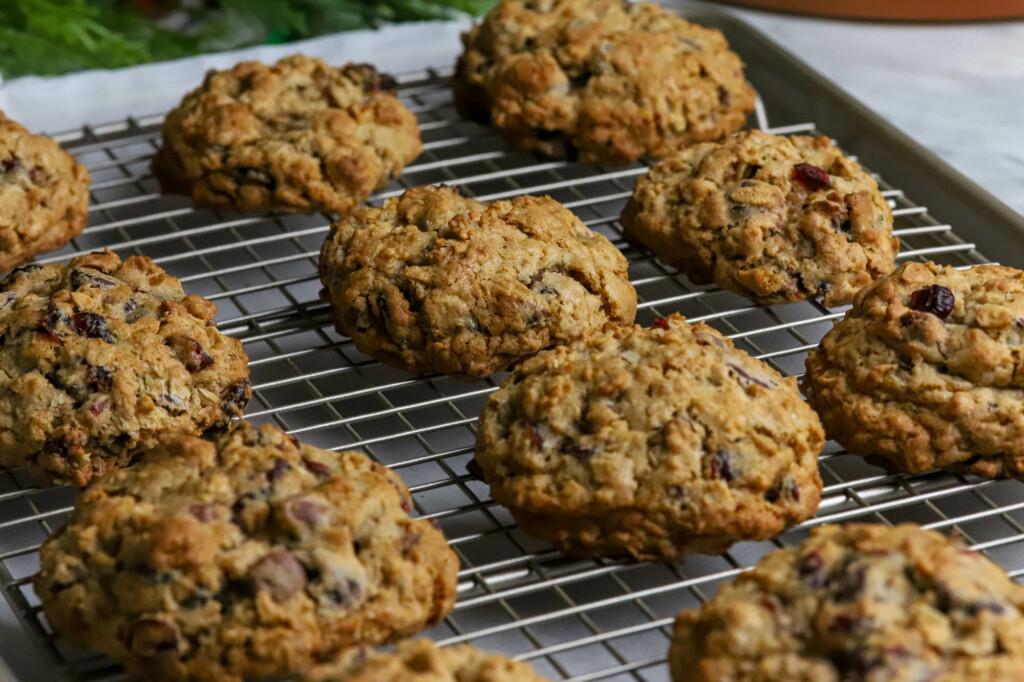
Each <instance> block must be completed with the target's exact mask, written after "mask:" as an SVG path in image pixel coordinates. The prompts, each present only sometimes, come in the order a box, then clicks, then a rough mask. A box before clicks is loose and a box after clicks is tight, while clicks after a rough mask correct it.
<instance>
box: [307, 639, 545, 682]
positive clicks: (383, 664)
mask: <svg viewBox="0 0 1024 682" xmlns="http://www.w3.org/2000/svg"><path fill="white" fill-rule="evenodd" d="M303 682H545V678H543V677H539V676H538V675H537V674H536V673H534V672H533V668H531V667H530V666H529V665H528V664H526V663H519V662H516V661H513V660H512V659H510V658H508V657H506V656H502V655H501V654H492V653H488V652H486V651H481V650H479V649H477V648H476V647H474V646H472V645H470V644H460V645H457V646H450V647H444V648H443V649H441V648H438V647H437V645H435V644H434V643H433V642H431V641H430V640H427V639H417V640H411V641H408V642H402V643H401V644H399V645H398V646H397V647H395V650H394V652H393V653H383V652H374V651H372V650H367V649H365V648H361V649H352V650H350V651H348V652H346V653H345V654H344V655H343V656H342V657H341V659H340V660H339V661H338V662H336V663H330V664H326V665H323V666H319V667H317V668H315V669H313V670H312V671H310V672H309V673H308V674H307V675H306V676H305V677H304V678H303Z"/></svg>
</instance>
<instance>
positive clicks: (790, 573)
mask: <svg viewBox="0 0 1024 682" xmlns="http://www.w3.org/2000/svg"><path fill="white" fill-rule="evenodd" d="M669 664H670V666H671V669H672V676H673V679H674V680H676V682H723V681H728V682H911V681H916V680H929V681H930V682H960V681H961V680H982V681H984V682H1000V681H1002V680H1019V679H1024V588H1022V587H1021V586H1019V585H1017V584H1016V583H1014V582H1013V581H1012V580H1011V579H1010V578H1009V576H1007V575H1006V573H1004V572H1003V570H1002V569H1001V568H1000V567H999V566H997V565H996V564H995V563H993V562H992V561H991V560H989V559H988V558H986V557H984V556H982V555H981V554H978V553H975V552H972V551H970V550H969V549H967V548H966V547H965V546H964V545H963V544H962V543H961V542H959V541H955V540H949V539H947V538H945V537H943V536H942V535H940V534H939V533H936V532H935V531H929V530H924V529H922V528H920V527H918V526H914V525H912V524H904V525H900V526H896V527H889V526H884V525H881V524H877V525H873V524H850V525H847V526H844V527H839V526H824V527H821V528H816V529H814V530H812V531H811V537H810V539H808V540H807V541H805V542H804V543H803V544H802V545H800V546H798V547H787V548H785V549H780V550H777V551H774V552H771V553H769V554H767V555H766V556H764V557H763V558H762V559H761V560H760V561H759V562H758V564H757V565H756V566H755V567H754V568H753V570H751V571H749V572H746V573H742V574H740V575H739V576H738V577H737V578H736V579H735V581H734V582H733V583H732V584H728V585H724V586H723V587H722V588H721V589H720V590H719V592H718V596H716V597H715V598H714V599H713V600H711V601H708V602H705V603H704V605H703V607H702V608H701V609H699V610H695V611H683V612H682V613H681V614H679V617H678V618H677V619H676V625H675V635H674V637H673V640H672V647H671V650H670V651H669Z"/></svg>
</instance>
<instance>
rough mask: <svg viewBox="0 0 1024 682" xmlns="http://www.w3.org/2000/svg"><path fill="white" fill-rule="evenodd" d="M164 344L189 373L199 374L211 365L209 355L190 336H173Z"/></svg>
mask: <svg viewBox="0 0 1024 682" xmlns="http://www.w3.org/2000/svg"><path fill="white" fill-rule="evenodd" d="M165 343H167V345H168V346H170V347H171V348H172V349H173V350H174V352H175V354H176V355H177V356H178V359H179V360H180V361H181V364H183V365H185V369H187V370H188V371H189V372H201V371H203V370H204V369H206V368H207V367H209V366H210V365H212V364H213V358H212V357H211V356H210V354H209V353H207V352H206V349H205V348H203V346H202V344H201V343H199V342H198V341H196V340H195V339H193V338H192V337H191V336H185V335H184V334H175V335H173V336H170V337H168V338H167V341H166V342H165Z"/></svg>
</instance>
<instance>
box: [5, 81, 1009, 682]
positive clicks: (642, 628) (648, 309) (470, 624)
mask: <svg viewBox="0 0 1024 682" xmlns="http://www.w3.org/2000/svg"><path fill="white" fill-rule="evenodd" d="M446 81H447V74H445V73H438V72H435V71H430V72H424V73H419V74H412V75H408V76H406V77H404V78H403V79H401V88H400V96H401V97H402V99H403V100H404V101H405V102H406V104H407V105H408V106H409V107H410V108H411V109H412V110H413V111H414V112H416V114H417V116H418V118H419V120H420V125H421V129H422V131H423V137H424V142H425V144H424V152H423V154H422V156H420V158H419V159H417V161H416V162H415V163H414V164H412V165H411V166H410V167H409V168H407V169H406V171H405V174H404V175H403V177H402V178H401V181H400V183H396V185H394V186H392V187H390V188H388V189H387V190H386V191H383V192H379V193H377V194H376V195H375V196H374V197H373V199H372V201H378V202H379V201H380V200H382V199H384V198H387V197H390V196H395V195H397V194H399V193H401V191H402V190H403V189H404V188H406V187H411V186H416V185H423V184H428V183H437V182H445V183H449V184H454V185H459V186H460V187H461V188H463V190H464V191H465V192H466V193H467V194H471V195H473V196H476V197H478V198H480V199H497V198H501V197H511V196H515V195H518V194H549V195H551V196H552V197H554V198H555V199H557V200H559V201H561V202H562V203H564V204H565V205H566V206H568V207H569V208H571V209H572V210H573V211H575V212H576V213H577V214H578V215H579V216H580V217H581V218H582V219H583V220H584V221H585V222H586V223H587V224H588V225H590V226H591V227H592V228H593V229H595V230H597V231H599V232H601V233H602V234H604V235H606V236H607V237H608V238H609V239H611V240H612V241H613V242H614V243H615V244H616V246H618V247H619V248H621V249H622V250H623V252H624V253H625V254H626V255H627V257H628V258H629V261H630V275H631V279H632V281H633V284H634V285H635V286H636V289H637V292H638V294H639V300H640V306H639V312H638V318H637V321H638V322H639V323H641V324H644V325H649V324H650V323H651V322H652V321H653V320H654V319H655V318H656V317H657V316H659V315H665V314H668V313H670V312H674V311H678V312H681V313H683V314H684V315H686V316H687V317H688V318H689V319H690V320H691V321H696V320H705V321H707V322H708V323H709V324H711V325H713V326H715V327H717V328H718V329H719V330H721V331H722V332H724V333H725V334H727V335H729V336H730V337H732V338H733V339H734V340H735V341H736V344H737V346H739V347H740V348H743V349H744V350H746V351H748V352H750V353H751V354H753V355H755V356H756V357H759V358H761V359H763V360H765V361H766V362H768V363H770V364H772V365H773V366H774V367H775V368H776V369H778V370H779V371H781V372H782V373H784V374H791V375H796V374H799V373H800V372H801V371H802V368H803V359H804V355H805V353H806V351H807V350H808V349H809V348H811V347H813V346H814V345H815V344H816V343H817V342H818V340H819V339H820V338H821V336H822V335H823V334H824V333H825V332H826V331H827V330H828V329H829V328H830V326H831V321H832V320H834V319H836V318H838V317H839V316H840V315H841V314H842V310H840V309H828V308H825V307H823V306H821V305H820V304H818V303H814V302H803V303H794V304H788V305H780V306H770V307H765V306H757V305H752V304H751V303H750V302H749V301H747V300H746V299H743V298H741V297H738V296H735V295H733V294H731V293H728V292H724V291H721V290H719V289H717V288H716V287H713V286H703V287H698V286H694V285H693V284H691V283H690V282H689V281H688V280H687V279H686V278H684V277H682V276H680V275H678V274H677V273H676V272H675V271H674V270H673V269H671V268H667V267H665V266H664V265H662V264H661V263H659V262H658V261H656V260H655V259H654V258H653V256H652V255H651V254H650V253H649V252H646V251H643V250H638V249H637V248H634V247H632V246H629V245H628V244H626V243H625V242H624V241H623V239H622V234H621V228H620V226H619V224H618V216H619V212H620V210H621V209H622V206H623V205H624V203H625V200H626V198H627V197H628V196H629V194H630V193H631V190H632V187H633V183H634V181H635V178H636V177H637V176H638V175H640V174H641V173H643V172H644V171H645V170H646V166H645V165H644V164H641V163H636V164H633V165H631V166H628V167H624V168H623V167H615V168H605V167H600V166H586V165H579V164H572V163H567V162H562V161H550V160H539V159H537V158H535V157H532V156H528V155H521V154H516V153H511V152H509V151H508V150H507V149H506V148H505V146H504V144H503V143H502V142H501V140H500V139H499V138H498V137H497V136H496V135H494V134H493V133H491V132H489V131H487V130H486V129H484V128H481V127H479V126H477V125H475V124H472V123H468V122H464V121H462V120H460V119H459V118H458V116H457V115H456V114H455V112H454V110H453V108H452V106H451V100H450V95H449V92H448V88H447V83H446ZM769 113H770V112H767V113H766V112H765V110H764V107H763V106H761V107H759V110H758V113H757V116H756V118H757V124H758V126H759V127H762V128H766V129H769V130H772V132H778V133H808V134H818V131H817V128H816V127H815V124H814V123H813V122H807V123H805V124H801V125H791V126H787V127H785V128H776V129H771V128H770V125H769V119H768V114H769ZM159 126H160V117H152V118H147V119H139V120H136V119H129V120H127V121H124V122H120V123H115V124H111V125H108V126H103V127H96V128H85V129H83V130H80V131H75V132H73V133H68V134H65V135H63V136H60V138H59V139H60V140H61V141H62V143H63V144H64V145H65V146H66V147H67V148H68V149H70V150H71V151H72V152H74V153H75V154H77V155H78V157H79V159H80V160H81V161H82V162H83V163H84V164H85V165H86V166H88V168H89V170H90V172H91V173H92V177H93V185H92V207H91V223H90V226H89V228H88V229H87V230H86V231H85V233H84V234H83V235H82V236H81V237H79V238H78V239H76V240H74V242H73V243H72V244H71V245H69V246H68V247H67V248H65V249H64V250H62V251H60V252H58V253H55V254H51V255H48V256H47V257H45V258H42V259H40V260H41V261H42V262H63V261H66V260H67V259H68V258H69V257H71V256H73V255H75V254H78V253H84V252H88V251H91V250H94V249H97V248H102V247H110V248H111V249H113V250H115V251H117V252H118V253H119V254H120V255H121V256H127V255H131V254H138V255H146V256H149V257H151V258H153V259H154V260H155V261H156V262H157V263H159V264H160V265H161V266H163V267H164V268H166V269H167V270H168V271H169V272H171V273H172V274H174V275H175V276H177V277H180V278H181V280H182V282H183V283H184V285H185V287H186V290H187V291H189V292H190V293H198V294H201V295H203V296H206V297H207V298H209V299H212V300H214V301H216V303H217V304H218V306H219V313H218V320H219V324H220V328H221V329H222V330H223V331H225V332H226V333H228V334H232V335H235V336H238V337H239V338H241V339H242V340H243V341H244V343H245V349H246V352H247V353H248V354H249V357H250V358H251V361H252V362H251V365H252V372H253V388H254V392H253V395H254V397H253V401H252V403H251V404H250V406H249V409H248V411H247V416H248V418H249V419H252V420H254V421H257V422H263V421H269V422H273V423H276V424H277V425H279V426H281V427H282V428H284V429H287V430H288V431H290V432H292V433H295V434H298V435H299V436H300V437H301V438H302V439H303V440H306V441H308V442H310V443H312V444H314V445H318V446H321V447H325V448H331V449H334V450H340V449H354V448H355V449H361V450H364V451H365V452H367V453H368V454H369V455H370V456H372V457H373V458H375V459H376V460H378V461H380V462H382V463H384V464H386V465H388V466H391V467H393V468H394V469H396V470H397V471H398V472H399V473H400V474H401V475H402V477H403V478H404V479H405V481H406V482H407V483H408V484H409V486H410V488H411V489H412V491H413V493H414V497H415V500H416V506H417V511H418V512H419V513H420V514H421V515H423V516H428V517H432V518H435V519H437V520H438V522H439V523H440V524H441V527H442V529H443V530H444V531H445V534H446V535H447V537H448V538H449V539H450V541H451V543H452V545H453V546H454V548H455V550H456V551H457V552H458V554H459V556H460V559H461V561H462V569H461V573H460V584H459V602H458V604H457V605H456V608H455V611H454V612H453V613H452V614H451V615H450V616H449V617H448V618H447V619H446V620H445V621H444V623H442V624H441V625H440V626H438V627H437V628H435V629H433V630H432V631H430V632H428V633H427V634H428V635H429V636H431V637H433V638H435V639H437V640H440V641H443V642H446V643H452V642H461V641H472V642H473V643H475V644H477V645H479V646H482V647H485V648H491V649H497V650H501V651H504V652H506V653H509V654H512V655H515V656H517V657H518V658H521V659H527V660H530V661H531V662H532V663H533V664H534V666H535V667H536V668H537V670H538V672H540V673H541V674H542V675H545V676H549V677H551V678H553V679H571V680H575V681H576V682H583V681H584V680H597V679H602V680H605V679H608V680H648V681H653V680H667V679H668V671H667V667H666V665H665V662H664V661H665V653H666V650H667V647H668V643H669V634H670V625H671V621H672V618H673V616H674V615H675V614H676V613H677V612H678V611H679V610H680V609H681V608H683V607H694V606H697V605H698V604H699V603H700V602H701V600H702V599H705V598H707V597H708V596H710V595H713V594H714V592H715V590H716V589H717V586H718V585H719V584H720V583H721V582H722V581H725V580H727V579H729V578H731V577H732V576H734V575H735V574H736V573H738V572H739V571H741V570H743V568H744V567H749V566H750V565H752V564H753V563H754V562H756V561H757V559H758V558H759V557H760V556H761V555H763V554H764V553H765V552H767V551H770V550H772V549H774V548H775V547H778V546H783V545H790V544H794V543H797V542H800V541H801V540H802V539H803V538H804V537H806V534H807V530H808V528H810V527H812V526H815V525H819V524H822V523H829V522H838V521H849V520H854V519H858V520H868V521H880V522H884V523H897V522H901V521H914V522H917V523H920V524H923V525H926V526H928V527H932V528H940V529H943V530H946V531H950V530H953V529H955V530H956V531H957V532H960V533H962V534H963V535H964V536H966V538H967V539H968V540H969V541H970V542H971V543H972V544H973V545H974V546H975V547H976V548H978V549H979V550H981V551H984V552H986V553H988V554H989V555H990V556H992V557H993V558H994V559H995V560H997V561H999V562H1001V563H1002V564H1003V565H1004V566H1005V567H1006V568H1007V570H1009V571H1010V572H1011V574H1013V575H1015V576H1016V575H1020V574H1021V573H1024V553H1022V552H1020V551H1019V548H1017V547H1014V544H1015V543H1017V542H1020V541H1021V540H1022V539H1024V502H1021V501H1020V499H1021V495H1020V488H1019V483H1017V482H1010V481H1002V482H992V481H979V480H969V479H967V478H964V477H961V476H952V475H948V474H939V473H931V474H925V475H920V476H902V475H893V474H889V473H886V472H884V471H881V470H879V469H876V468H874V467H872V466H870V465H868V464H866V463H865V462H864V461H863V460H862V459H861V458H859V457H853V456H850V455H848V454H846V453H844V452H843V451H841V450H840V449H839V448H838V447H836V446H835V444H829V446H828V447H827V448H826V451H825V453H824V454H823V455H822V458H821V470H822V476H823V478H824V480H825V494H824V498H823V501H822V504H821V508H820V510H819V512H818V514H817V516H816V517H815V518H814V519H812V520H811V521H809V522H807V523H804V524H802V525H801V526H799V527H797V528H794V529H791V530H789V531H788V532H786V533H784V534H783V535H781V536H780V537H779V538H777V539H775V540H774V541H772V542H763V543H750V542H748V543H741V544H739V545H736V546H735V547H734V548H732V549H731V550H730V551H729V552H727V553H725V554H723V555H721V556H707V557H704V556H701V557H694V558H692V559H690V560H688V561H687V562H686V563H684V564H679V565H666V564H656V563H635V562H629V561H617V560H580V559H573V558H570V557H566V556H563V555H562V554H560V553H558V552H556V551H553V550H551V548H550V547H549V546H547V545H546V544H544V543H541V542H538V541H535V540H533V539H531V538H529V537H526V536H524V535H522V534H521V533H520V532H519V531H518V530H517V529H516V528H515V526H514V525H513V524H512V522H511V518H510V517H509V515H508V513H507V512H506V511H505V510H504V509H502V508H500V507H498V506H496V505H494V504H493V503H492V502H491V501H490V498H489V496H488V494H487V489H486V486H484V485H483V484H482V483H480V482H479V481H477V480H475V479H473V478H472V477H470V476H469V475H468V474H467V473H466V463H467V461H468V460H469V459H470V457H471V455H472V445H473V440H474V428H475V421H476V415H477V414H478V413H479V410H480V408H481V406H482V404H483V402H484V400H485V399H486V397H487V395H488V394H489V393H490V392H491V391H492V390H494V388H495V387H496V386H497V385H498V384H499V382H500V380H501V376H494V377H492V378H490V379H488V380H486V381H481V382H476V383H464V382H459V381H454V380H452V379H449V378H447V377H444V376H439V375H431V376H414V375H411V374H408V373H405V372H402V371H399V370H395V369H392V368H389V367H385V366H383V365H380V364H378V363H376V362H374V361H372V360H371V359H370V358H368V357H366V356H364V355H362V354H360V353H359V352H358V351H356V350H355V348H354V347H353V346H352V344H351V342H350V341H348V340H346V339H341V338H340V337H338V336H337V335H336V334H335V333H334V331H333V329H332V328H331V325H330V323H329V320H328V315H327V309H326V306H325V305H324V304H323V303H321V302H320V301H319V300H318V297H317V292H318V290H319V282H318V280H317V276H316V259H317V255H318V252H319V247H320V243H321V241H322V240H323V238H324V236H325V233H326V229H327V226H328V223H329V220H328V218H327V217H326V216H323V215H319V216H297V215H257V216H252V215H235V214H227V213H222V212H216V211H210V210H206V209H197V208H195V207H193V206H192V205H191V203H190V202H189V201H188V200H187V199H183V198H181V197H165V196H161V195H160V193H159V191H158V189H157V186H156V182H155V180H154V179H153V178H152V177H151V175H150V174H149V171H148V162H149V158H150V156H151V155H152V153H153V151H154V150H155V149H156V146H157V144H158V143H159ZM840 142H841V141H840ZM878 179H879V183H880V185H881V186H882V188H883V190H884V194H885V196H886V197H887V199H888V201H889V202H890V204H891V205H892V207H893V209H894V211H893V212H894V214H895V219H896V234H897V235H898V236H899V238H900V241H901V248H902V250H901V253H900V256H899V258H900V260H901V261H902V260H906V259H921V260H926V259H931V260H935V261H938V262H943V263H949V264H954V265H960V266H967V265H971V264H975V263H982V262H985V258H984V257H983V256H982V255H981V254H979V253H978V252H977V251H976V250H975V248H974V245H973V244H971V243H969V242H965V241H964V240H962V239H960V238H959V237H958V236H957V235H956V234H955V233H954V231H953V230H952V228H951V227H950V226H949V225H946V224H942V223H941V222H940V221H938V220H936V219H934V218H933V217H932V216H931V215H929V213H928V209H927V207H926V206H923V205H918V204H916V203H914V202H913V201H912V200H911V198H908V197H906V196H904V194H903V192H901V191H900V190H899V189H898V188H895V187H892V186H890V185H889V184H887V183H886V182H885V179H884V178H878ZM74 495H75V491H74V490H71V489H67V488H56V489H40V488H37V487H35V486H34V485H33V484H32V483H31V480H30V479H29V477H28V476H27V474H26V472H24V471H19V470H0V589H2V591H3V594H4V596H5V597H6V598H7V600H8V601H9V603H10V604H11V605H12V606H13V608H14V610H15V611H16V613H17V614H18V616H19V618H20V619H21V622H22V624H23V625H24V627H25V628H26V629H27V630H28V631H29V633H30V634H31V635H32V637H33V639H35V640H37V641H38V643H39V645H40V655H41V656H45V657H47V658H49V659H50V660H51V661H52V662H53V664H54V665H55V666H56V667H57V668H58V669H60V670H62V671H64V672H65V673H66V674H67V676H68V677H69V678H70V679H74V680H115V679H124V678H125V675H124V673H123V671H122V670H121V669H120V668H119V667H118V666H117V665H115V664H114V663H112V662H111V661H109V660H108V659H105V658H103V657H99V656H96V655H95V654H92V653H90V652H87V651H82V650H80V649H77V648H75V647H73V646H71V645H69V644H67V643H65V642H63V641H61V640H60V639H59V638H55V637H53V636H52V634H51V631H50V629H49V628H48V626H47V624H46V623H45V619H44V618H43V617H42V615H41V613H40V610H39V606H38V600H37V599H36V597H35V595H34V594H33V592H32V588H31V585H30V583H29V581H30V577H31V575H32V574H33V573H34V572H35V571H36V569H37V561H38V560H37V549H38V546H39V543H40V542H41V541H42V540H43V538H44V537H45V536H46V534H47V533H49V532H50V531H51V530H53V529H54V528H55V527H56V526H58V525H59V524H61V523H62V522H63V520H64V519H65V518H66V515H67V513H68V510H69V509H70V505H71V504H72V503H73V500H74ZM1015 550H1016V551H1015Z"/></svg>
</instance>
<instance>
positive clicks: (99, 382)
mask: <svg viewBox="0 0 1024 682" xmlns="http://www.w3.org/2000/svg"><path fill="white" fill-rule="evenodd" d="M85 381H86V383H87V384H88V385H89V386H90V387H92V386H94V387H96V388H98V389H99V390H101V391H109V390H110V388H111V387H112V386H113V385H114V380H113V377H111V375H110V372H109V371H108V370H107V368H105V367H93V366H91V365H90V366H89V369H87V370H85Z"/></svg>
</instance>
